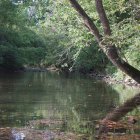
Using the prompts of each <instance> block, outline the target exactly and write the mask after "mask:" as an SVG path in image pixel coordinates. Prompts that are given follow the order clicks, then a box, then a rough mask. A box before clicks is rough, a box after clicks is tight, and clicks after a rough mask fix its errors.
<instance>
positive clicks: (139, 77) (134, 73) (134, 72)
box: [69, 0, 140, 83]
mask: <svg viewBox="0 0 140 140" xmlns="http://www.w3.org/2000/svg"><path fill="white" fill-rule="evenodd" d="M69 1H70V3H71V4H72V6H73V7H74V8H75V10H76V11H77V12H78V13H79V15H80V16H81V17H82V19H83V21H84V24H85V25H86V27H87V28H88V29H89V31H90V32H91V33H92V34H93V35H94V36H95V38H96V40H97V42H98V43H99V46H100V47H101V49H102V50H103V51H104V53H105V54H106V55H107V57H108V58H109V60H110V61H111V62H112V63H113V64H114V65H115V66H117V68H119V69H120V70H121V71H123V72H124V73H125V74H127V75H128V76H130V77H131V78H132V79H134V80H135V81H136V82H138V83H140V71H139V70H138V69H136V68H134V67H133V66H131V65H130V64H128V63H127V62H125V61H124V60H123V59H122V58H120V57H119V55H118V52H117V48H116V47H115V45H105V44H104V43H103V42H102V35H101V34H100V33H99V30H98V28H97V27H96V25H95V24H94V22H93V21H92V19H91V18H90V17H89V16H88V15H87V13H86V12H85V11H84V9H83V8H82V7H81V6H80V5H79V3H78V2H77V1H76V0H69ZM95 4H96V9H97V12H98V14H99V18H100V20H101V23H102V25H103V29H104V34H105V35H107V36H110V35H111V29H110V26H109V21H108V19H107V16H106V13H105V10H104V7H103V4H102V0H95Z"/></svg>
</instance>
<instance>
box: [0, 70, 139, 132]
mask: <svg viewBox="0 0 140 140" xmlns="http://www.w3.org/2000/svg"><path fill="white" fill-rule="evenodd" d="M120 89H121V91H120ZM119 91H120V92H119ZM122 91H123V95H126V94H125V93H127V95H128V92H129V94H130V95H133V94H134V93H137V92H138V90H137V89H131V88H130V89H127V88H124V87H122V86H120V87H119V90H118V87H117V88H115V87H114V86H112V87H111V86H109V85H106V84H105V83H103V82H99V81H95V80H93V79H90V78H86V77H84V76H79V75H59V74H56V73H48V72H40V73H38V72H28V73H15V74H6V73H5V74H3V73H1V74H0V114H1V115H0V126H1V127H7V126H8V127H21V126H25V125H27V124H28V122H29V121H30V120H38V119H57V120H58V119H61V120H65V121H66V122H67V125H65V126H64V128H63V129H67V130H73V131H77V132H78V131H79V132H82V131H83V132H85V131H88V130H87V126H86V124H88V122H89V121H92V122H94V121H95V120H99V119H101V118H103V117H105V116H106V114H107V113H108V112H110V110H111V109H113V107H115V106H117V105H119V104H120V102H122V100H125V96H124V98H122V96H121V97H120V95H122V94H120V93H121V92H122ZM120 100H121V101H120Z"/></svg>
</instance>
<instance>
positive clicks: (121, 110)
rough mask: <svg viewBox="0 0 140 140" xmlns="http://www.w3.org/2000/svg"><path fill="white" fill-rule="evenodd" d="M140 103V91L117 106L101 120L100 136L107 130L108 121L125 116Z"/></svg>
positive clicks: (117, 119) (115, 120)
mask: <svg viewBox="0 0 140 140" xmlns="http://www.w3.org/2000/svg"><path fill="white" fill-rule="evenodd" d="M139 105H140V93H139V94H137V95H136V96H134V97H133V98H131V99H129V100H127V101H126V102H125V103H124V104H123V105H121V106H120V107H117V108H115V109H114V110H113V111H112V112H110V113H109V114H108V115H107V116H106V117H105V118H104V119H103V120H102V122H101V124H100V127H99V132H98V136H99V135H101V134H102V133H103V132H105V131H106V128H107V122H108V121H114V122H117V121H119V120H120V119H121V118H122V117H124V116H125V115H126V114H127V113H128V112H130V111H132V110H133V109H135V108H136V107H138V106H139Z"/></svg>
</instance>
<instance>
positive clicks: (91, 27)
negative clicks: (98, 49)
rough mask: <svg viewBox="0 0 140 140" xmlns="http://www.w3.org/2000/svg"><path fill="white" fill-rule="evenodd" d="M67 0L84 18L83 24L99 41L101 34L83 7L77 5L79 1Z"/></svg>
mask: <svg viewBox="0 0 140 140" xmlns="http://www.w3.org/2000/svg"><path fill="white" fill-rule="evenodd" d="M69 1H70V3H71V5H72V6H73V7H74V8H75V10H76V11H77V12H78V13H79V14H80V16H81V17H82V19H83V20H84V24H85V26H86V27H87V28H88V29H89V31H90V32H91V33H92V34H93V35H94V36H95V38H96V40H97V41H98V42H100V41H101V37H102V36H101V35H100V33H99V30H98V28H97V27H96V25H95V24H94V23H93V21H92V19H91V18H90V17H89V16H88V15H87V13H86V12H85V11H84V9H83V8H82V7H81V6H80V5H79V3H78V2H77V1H76V0H69Z"/></svg>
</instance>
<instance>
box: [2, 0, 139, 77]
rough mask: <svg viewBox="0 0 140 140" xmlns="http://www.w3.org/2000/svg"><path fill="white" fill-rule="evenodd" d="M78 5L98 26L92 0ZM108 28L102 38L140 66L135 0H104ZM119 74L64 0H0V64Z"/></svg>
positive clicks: (136, 5) (18, 67) (8, 67)
mask: <svg viewBox="0 0 140 140" xmlns="http://www.w3.org/2000/svg"><path fill="white" fill-rule="evenodd" d="M78 2H79V4H80V5H82V7H83V9H84V10H85V11H86V13H87V14H88V15H89V16H90V17H91V19H92V21H94V23H95V25H96V26H97V27H98V29H99V31H100V32H102V31H103V28H102V26H101V21H100V20H99V17H98V13H97V11H96V6H95V1H94V0H79V1H78ZM103 5H104V8H105V11H106V14H107V17H108V19H109V23H110V27H111V29H112V34H111V36H109V37H104V38H103V40H105V41H106V42H109V43H110V44H115V45H116V46H117V50H118V53H119V56H121V57H122V58H123V59H124V60H125V61H126V62H129V64H131V65H132V66H134V67H135V68H137V69H138V70H140V45H139V44H140V17H139V15H140V2H139V1H138V0H133V1H132V0H114V1H111V0H104V1H103ZM52 64H53V65H55V66H56V67H58V68H60V69H62V70H67V71H80V72H84V73H89V72H93V71H94V72H99V71H101V72H105V73H107V74H113V75H119V76H120V75H121V74H120V72H119V74H117V73H118V70H117V69H116V67H114V66H113V65H112V64H111V63H110V61H109V60H108V59H107V57H106V56H105V54H104V53H103V52H102V50H101V49H99V47H98V43H97V41H96V39H95V38H94V37H93V36H92V34H91V33H90V32H88V30H87V29H86V28H85V26H84V24H83V20H82V19H81V18H80V16H79V15H78V14H77V12H76V11H75V10H74V8H73V7H72V6H71V5H70V2H69V0H61V1H60V0H55V1H53V0H2V1H0V67H1V68H4V69H12V70H15V69H21V68H23V67H25V66H26V67H29V66H33V67H42V68H44V67H48V66H51V65H52Z"/></svg>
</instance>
